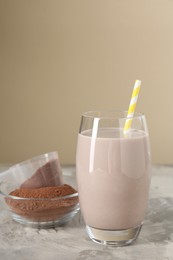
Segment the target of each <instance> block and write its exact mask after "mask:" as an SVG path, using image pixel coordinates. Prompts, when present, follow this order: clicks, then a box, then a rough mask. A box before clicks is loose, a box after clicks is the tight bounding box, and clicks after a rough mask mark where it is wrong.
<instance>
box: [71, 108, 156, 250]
mask: <svg viewBox="0 0 173 260" xmlns="http://www.w3.org/2000/svg"><path fill="white" fill-rule="evenodd" d="M126 120H131V121H132V122H131V128H130V129H129V130H128V131H126V132H125V131H124V129H123V128H124V125H125V122H126ZM150 157H151V156H150V145H149V134H148V129H147V123H146V118H145V115H143V114H141V113H135V114H134V116H133V118H131V119H129V118H128V119H127V112H126V111H90V112H86V113H84V114H83V115H82V118H81V125H80V130H79V135H78V143H77V154H76V170H77V172H76V173H77V184H78V192H79V202H80V207H81V212H82V215H83V218H84V221H85V224H86V231H87V234H88V236H89V238H90V239H91V240H93V241H94V242H97V243H100V244H104V245H114V246H124V245H128V244H131V243H132V242H133V241H135V240H136V239H137V237H138V235H139V233H140V230H141V227H142V224H143V220H144V216H145V212H146V209H147V202H148V193H149V186H150V178H151V159H150Z"/></svg>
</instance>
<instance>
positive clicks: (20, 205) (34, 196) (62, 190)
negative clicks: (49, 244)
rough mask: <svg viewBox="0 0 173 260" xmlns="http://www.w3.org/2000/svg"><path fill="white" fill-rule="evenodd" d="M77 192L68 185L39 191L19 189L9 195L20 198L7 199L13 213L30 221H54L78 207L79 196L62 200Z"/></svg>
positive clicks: (39, 189)
mask: <svg viewBox="0 0 173 260" xmlns="http://www.w3.org/2000/svg"><path fill="white" fill-rule="evenodd" d="M76 192H77V191H76V190H75V189H74V188H73V187H71V186H70V185H67V184H64V185H61V186H53V187H42V188H38V189H26V188H19V189H16V190H14V191H12V192H10V194H9V195H10V196H16V197H20V198H19V199H17V198H14V199H13V198H6V203H7V204H8V206H9V207H10V209H11V211H12V212H13V213H15V214H17V215H20V216H22V217H24V218H26V219H28V220H30V221H38V222H39V221H54V220H57V219H58V218H61V217H63V216H65V215H66V214H68V213H70V212H71V211H72V210H73V209H76V208H77V207H78V196H74V197H71V198H62V196H66V195H70V194H74V193H76ZM21 198H23V199H21Z"/></svg>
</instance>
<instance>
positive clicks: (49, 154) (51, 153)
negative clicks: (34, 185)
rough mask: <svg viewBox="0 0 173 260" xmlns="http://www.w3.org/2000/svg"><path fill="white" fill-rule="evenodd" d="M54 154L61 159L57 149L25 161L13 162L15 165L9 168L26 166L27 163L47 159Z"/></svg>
mask: <svg viewBox="0 0 173 260" xmlns="http://www.w3.org/2000/svg"><path fill="white" fill-rule="evenodd" d="M52 155H55V158H57V159H59V157H58V152H57V151H52V152H47V153H43V154H40V155H36V156H34V157H31V158H29V159H26V160H24V161H21V162H18V163H16V164H13V165H11V166H10V168H9V170H10V169H14V168H16V167H20V166H24V165H26V164H30V163H31V162H35V161H37V160H39V159H47V158H49V156H52Z"/></svg>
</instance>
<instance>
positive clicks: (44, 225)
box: [12, 208, 79, 229]
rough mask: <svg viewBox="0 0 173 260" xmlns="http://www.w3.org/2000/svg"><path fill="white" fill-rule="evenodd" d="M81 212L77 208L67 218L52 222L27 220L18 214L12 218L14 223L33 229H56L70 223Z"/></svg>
mask: <svg viewBox="0 0 173 260" xmlns="http://www.w3.org/2000/svg"><path fill="white" fill-rule="evenodd" d="M78 211H79V209H78V208H77V209H76V210H74V211H73V212H71V213H69V214H66V215H65V216H63V217H61V218H58V219H54V220H52V221H36V220H35V221H34V220H33V221H32V220H28V219H27V218H24V217H22V216H20V215H17V214H14V213H13V214H12V218H13V220H14V221H16V222H18V223H20V224H22V225H25V226H27V227H32V228H44V229H47V228H55V227H58V226H61V225H63V224H65V223H67V222H68V221H70V220H71V219H72V218H73V217H74V216H75V215H76V214H77V212H78Z"/></svg>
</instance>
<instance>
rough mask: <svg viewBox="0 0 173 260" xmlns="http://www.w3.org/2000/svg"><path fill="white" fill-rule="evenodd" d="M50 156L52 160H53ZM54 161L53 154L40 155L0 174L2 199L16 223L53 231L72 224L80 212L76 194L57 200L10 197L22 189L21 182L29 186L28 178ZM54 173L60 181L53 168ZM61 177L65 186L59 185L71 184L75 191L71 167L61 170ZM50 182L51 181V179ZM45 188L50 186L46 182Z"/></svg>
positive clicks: (57, 198)
mask: <svg viewBox="0 0 173 260" xmlns="http://www.w3.org/2000/svg"><path fill="white" fill-rule="evenodd" d="M50 155H51V156H50ZM53 155H54V157H55V159H56V156H55V155H56V153H54V152H53ZM49 156H50V157H51V158H50V161H49V159H48V157H49ZM51 160H52V153H50V154H45V155H41V156H38V157H35V158H34V160H33V159H31V160H27V161H25V162H22V163H20V164H17V165H14V166H12V167H11V168H9V169H8V170H7V171H6V172H3V173H0V195H1V196H0V200H1V201H2V203H3V205H4V207H5V208H6V209H7V210H8V211H9V212H10V214H11V216H12V218H13V219H14V220H15V221H16V222H18V223H20V224H24V225H26V226H30V227H35V228H51V227H56V226H60V225H62V224H64V223H66V222H68V221H70V220H71V219H72V218H73V217H74V216H75V215H76V213H77V212H78V211H79V199H78V193H77V192H75V193H73V194H70V195H66V196H57V197H54V198H23V197H18V196H12V195H9V194H10V192H12V191H14V190H16V189H18V188H20V187H21V185H22V183H26V181H27V180H28V179H31V178H32V177H33V175H34V173H35V172H36V171H37V170H38V169H40V167H42V166H43V168H41V169H44V168H45V167H44V165H45V163H49V162H52V161H51ZM31 166H32V167H31ZM49 171H50V169H49ZM52 171H54V172H53V173H50V175H51V176H55V180H56V181H57V175H56V174H55V169H54V167H53V170H52ZM60 171H61V170H60ZM52 174H53V175H52ZM58 174H59V173H58ZM60 174H61V179H62V180H63V183H60V184H61V185H62V184H68V185H70V186H72V187H73V188H74V189H75V190H76V180H75V173H74V172H73V170H72V168H71V169H69V170H64V172H63V173H62V171H61V173H60ZM34 180H35V179H34ZM47 180H48V181H49V178H47ZM37 181H38V180H37ZM41 181H42V180H41ZM51 181H52V179H51ZM29 184H31V182H30V183H29ZM37 184H39V183H37ZM46 186H50V185H47V183H45V186H44V187H46ZM52 186H54V185H52ZM55 186H58V185H55ZM24 188H27V187H24ZM34 189H35V187H34Z"/></svg>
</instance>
